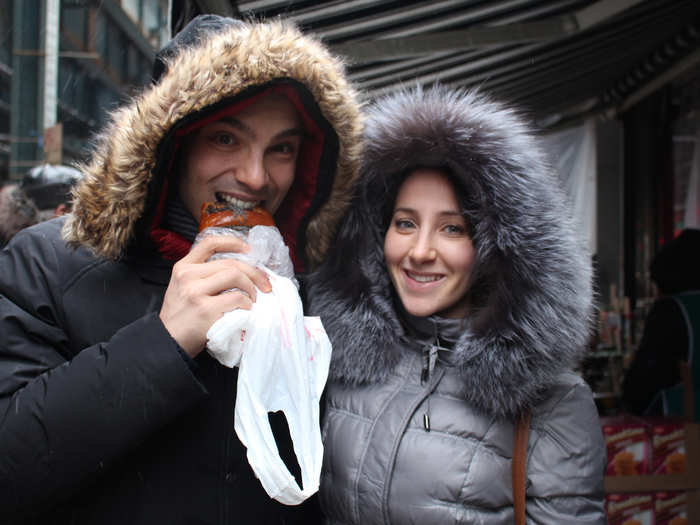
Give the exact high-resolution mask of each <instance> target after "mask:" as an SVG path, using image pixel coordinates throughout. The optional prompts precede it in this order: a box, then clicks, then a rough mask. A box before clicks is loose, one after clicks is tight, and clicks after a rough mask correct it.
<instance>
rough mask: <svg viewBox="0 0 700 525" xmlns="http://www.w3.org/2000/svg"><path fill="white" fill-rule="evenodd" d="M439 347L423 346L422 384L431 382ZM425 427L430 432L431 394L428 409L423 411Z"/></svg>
mask: <svg viewBox="0 0 700 525" xmlns="http://www.w3.org/2000/svg"><path fill="white" fill-rule="evenodd" d="M439 349H440V347H439V346H438V345H425V346H424V347H423V369H422V370H421V374H420V383H421V385H422V386H423V385H427V384H429V383H430V378H431V376H432V374H433V370H435V362H436V361H437V356H438V350H439ZM423 428H425V431H426V432H430V396H428V399H427V400H426V411H425V412H424V413H423Z"/></svg>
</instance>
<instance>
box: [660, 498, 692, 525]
mask: <svg viewBox="0 0 700 525" xmlns="http://www.w3.org/2000/svg"><path fill="white" fill-rule="evenodd" d="M686 499H687V498H686V493H685V492H683V491H671V492H657V493H656V494H654V517H655V519H656V525H688V510H687V505H686Z"/></svg>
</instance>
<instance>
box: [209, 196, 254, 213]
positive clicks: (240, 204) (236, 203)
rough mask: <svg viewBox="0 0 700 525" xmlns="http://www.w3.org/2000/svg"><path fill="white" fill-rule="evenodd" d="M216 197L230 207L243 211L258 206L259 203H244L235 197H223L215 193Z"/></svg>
mask: <svg viewBox="0 0 700 525" xmlns="http://www.w3.org/2000/svg"><path fill="white" fill-rule="evenodd" d="M216 197H217V198H218V199H219V200H221V201H224V202H227V203H228V204H230V205H231V206H235V207H236V208H243V209H244V210H250V209H252V208H255V207H256V206H258V205H259V204H260V201H244V200H241V199H237V198H236V197H231V196H230V195H224V194H222V193H217V194H216Z"/></svg>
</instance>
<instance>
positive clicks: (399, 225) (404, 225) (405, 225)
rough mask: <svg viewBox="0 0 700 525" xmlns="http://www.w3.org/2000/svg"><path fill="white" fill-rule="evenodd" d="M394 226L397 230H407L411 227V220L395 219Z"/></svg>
mask: <svg viewBox="0 0 700 525" xmlns="http://www.w3.org/2000/svg"><path fill="white" fill-rule="evenodd" d="M394 227H395V228H396V229H397V230H407V229H409V228H412V227H413V222H412V221H409V220H408V219H395V220H394Z"/></svg>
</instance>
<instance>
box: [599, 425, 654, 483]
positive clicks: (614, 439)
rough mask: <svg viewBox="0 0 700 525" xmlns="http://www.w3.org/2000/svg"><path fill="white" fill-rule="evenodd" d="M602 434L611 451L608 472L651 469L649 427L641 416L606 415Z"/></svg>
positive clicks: (617, 473) (636, 472)
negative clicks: (607, 416) (610, 416)
mask: <svg viewBox="0 0 700 525" xmlns="http://www.w3.org/2000/svg"><path fill="white" fill-rule="evenodd" d="M602 423H603V437H604V438H605V447H606V450H607V453H608V466H607V468H606V470H605V475H606V476H633V475H639V474H647V473H648V472H649V466H650V458H651V444H650V439H649V427H648V425H647V424H646V422H644V421H643V420H642V419H640V418H635V417H631V416H620V417H612V418H604V419H603V420H602Z"/></svg>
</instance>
